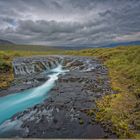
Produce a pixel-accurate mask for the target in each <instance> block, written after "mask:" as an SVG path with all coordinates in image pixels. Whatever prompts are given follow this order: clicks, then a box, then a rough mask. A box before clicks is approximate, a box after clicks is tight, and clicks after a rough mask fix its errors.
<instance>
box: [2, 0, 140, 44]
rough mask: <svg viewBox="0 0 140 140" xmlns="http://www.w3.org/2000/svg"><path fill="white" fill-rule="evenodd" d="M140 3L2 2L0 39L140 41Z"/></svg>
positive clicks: (90, 0)
mask: <svg viewBox="0 0 140 140" xmlns="http://www.w3.org/2000/svg"><path fill="white" fill-rule="evenodd" d="M139 8H140V1H139V0H106V1H105V0H100V1H99V0H0V38H2V39H8V40H11V41H14V42H17V43H20V44H43V45H75V46H77V45H84V44H86V45H88V44H89V45H93V46H94V45H102V44H107V43H111V42H117V41H133V40H138V39H139V36H140V10H139Z"/></svg>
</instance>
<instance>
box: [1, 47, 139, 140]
mask: <svg viewBox="0 0 140 140" xmlns="http://www.w3.org/2000/svg"><path fill="white" fill-rule="evenodd" d="M45 54H67V55H80V56H90V57H97V58H99V59H100V60H101V61H103V63H104V64H105V65H106V66H107V67H108V69H109V76H110V79H111V83H112V88H113V89H114V90H116V91H117V94H115V95H110V94H109V93H108V95H107V96H104V97H103V98H102V99H100V100H99V101H97V106H98V108H99V112H98V113H97V121H100V122H101V123H102V124H103V126H105V127H106V128H107V129H110V130H112V131H113V132H115V133H117V135H118V136H119V137H121V138H140V46H131V47H116V48H100V49H86V50H80V51H62V50H61V51H55V50H51V51H47V52H41V51H40V52H30V51H29V52H25V51H6V50H3V51H0V63H1V64H0V71H1V72H0V88H3V87H6V86H7V85H8V84H9V83H10V81H11V80H12V79H13V74H12V66H11V60H12V59H13V58H14V57H16V56H26V55H27V56H29V55H45ZM7 73H8V74H7ZM7 77H8V78H7Z"/></svg>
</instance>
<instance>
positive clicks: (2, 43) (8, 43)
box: [0, 39, 14, 45]
mask: <svg viewBox="0 0 140 140" xmlns="http://www.w3.org/2000/svg"><path fill="white" fill-rule="evenodd" d="M12 44H14V43H13V42H11V41H8V40H3V39H0V45H12Z"/></svg>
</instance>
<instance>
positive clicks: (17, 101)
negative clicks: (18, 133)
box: [0, 65, 68, 124]
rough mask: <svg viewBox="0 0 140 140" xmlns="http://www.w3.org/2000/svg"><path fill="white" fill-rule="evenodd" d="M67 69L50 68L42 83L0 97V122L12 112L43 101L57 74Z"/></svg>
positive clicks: (14, 112)
mask: <svg viewBox="0 0 140 140" xmlns="http://www.w3.org/2000/svg"><path fill="white" fill-rule="evenodd" d="M67 71H68V70H63V69H62V65H58V66H57V67H56V68H54V69H52V70H50V72H51V73H52V74H50V75H48V76H49V79H48V80H47V81H46V82H45V83H44V84H43V85H41V86H39V87H36V88H32V89H29V90H25V91H21V92H18V93H15V94H12V95H7V96H4V97H1V98H0V124H2V123H3V122H4V121H6V120H8V119H10V118H11V117H12V116H13V115H14V114H16V113H18V112H21V111H24V110H25V109H27V108H29V107H32V106H34V105H36V104H39V103H41V102H43V100H44V99H46V98H47V95H48V94H47V93H48V92H49V91H50V90H51V89H52V88H53V87H54V86H55V81H56V80H58V76H59V75H60V74H65V72H67Z"/></svg>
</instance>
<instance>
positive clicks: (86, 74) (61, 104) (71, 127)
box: [0, 56, 116, 138]
mask: <svg viewBox="0 0 140 140" xmlns="http://www.w3.org/2000/svg"><path fill="white" fill-rule="evenodd" d="M60 63H61V65H62V66H63V69H66V70H69V71H67V72H66V73H65V75H60V76H59V79H58V80H57V81H56V83H55V86H54V88H53V89H52V90H51V91H50V92H49V93H48V96H47V98H44V102H43V103H41V104H37V105H35V106H33V107H30V108H28V109H26V110H25V111H23V112H19V113H17V114H15V115H14V116H13V117H12V118H11V119H10V120H7V121H6V122H4V123H3V124H2V125H1V126H0V129H3V133H1V134H0V137H15V136H16V137H17V136H18V137H37V138H107V137H108V138H116V136H115V135H114V134H112V133H110V132H108V131H107V130H105V129H104V128H103V127H102V126H101V125H100V124H99V123H97V122H96V121H95V114H96V112H97V111H98V109H97V107H96V101H97V100H98V99H99V98H101V97H102V96H104V95H106V94H108V93H110V94H113V93H114V92H113V91H112V89H111V87H110V81H109V79H108V70H107V68H106V67H105V66H104V65H103V64H102V63H101V62H100V61H99V60H96V59H91V58H87V57H75V56H44V57H41V56H36V57H28V58H17V59H15V60H14V61H13V68H14V72H15V80H14V82H13V83H12V85H11V87H10V88H9V89H7V90H3V91H1V93H0V96H5V95H8V94H12V93H16V92H19V91H22V90H26V89H29V88H32V87H37V86H39V85H41V84H43V83H44V82H45V81H47V80H48V74H50V72H49V70H50V69H52V68H55V67H56V66H57V65H58V64H60ZM7 128H9V129H7Z"/></svg>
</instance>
